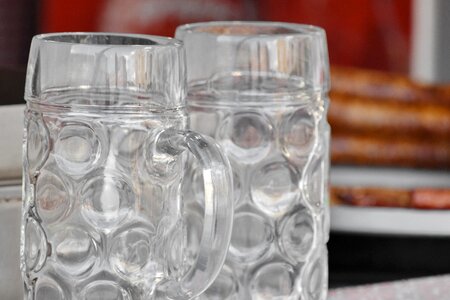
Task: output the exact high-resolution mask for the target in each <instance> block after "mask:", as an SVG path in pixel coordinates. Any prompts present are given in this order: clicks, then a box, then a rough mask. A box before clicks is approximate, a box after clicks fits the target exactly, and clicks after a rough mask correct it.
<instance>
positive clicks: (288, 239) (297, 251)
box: [279, 208, 314, 262]
mask: <svg viewBox="0 0 450 300" xmlns="http://www.w3.org/2000/svg"><path fill="white" fill-rule="evenodd" d="M279 231H280V236H279V243H280V247H281V249H282V251H283V252H284V253H285V255H286V256H287V257H288V258H289V259H291V260H292V261H294V262H301V261H305V260H306V258H307V256H308V254H309V252H310V250H311V249H312V247H313V244H314V221H313V219H312V217H311V215H310V213H308V211H307V210H306V209H304V208H301V209H299V210H296V211H295V212H294V213H293V214H291V215H290V216H288V217H287V218H286V219H285V220H283V221H282V222H281V225H280V230H279Z"/></svg>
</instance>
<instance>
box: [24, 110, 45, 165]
mask: <svg viewBox="0 0 450 300" xmlns="http://www.w3.org/2000/svg"><path fill="white" fill-rule="evenodd" d="M26 143H27V149H26V150H27V160H28V166H29V171H30V173H31V174H34V173H35V172H36V171H37V170H38V169H39V168H40V167H41V166H42V165H43V164H44V162H45V160H46V159H47V157H48V152H49V146H50V140H49V135H48V131H47V128H46V127H45V125H44V123H43V121H42V119H40V118H37V117H36V116H34V115H31V117H30V119H29V120H28V128H27V140H26Z"/></svg>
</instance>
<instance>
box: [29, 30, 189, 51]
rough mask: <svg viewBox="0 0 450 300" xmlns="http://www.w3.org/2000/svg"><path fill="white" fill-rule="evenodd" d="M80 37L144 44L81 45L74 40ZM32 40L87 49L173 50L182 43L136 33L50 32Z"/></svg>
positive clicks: (168, 38)
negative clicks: (87, 47)
mask: <svg viewBox="0 0 450 300" xmlns="http://www.w3.org/2000/svg"><path fill="white" fill-rule="evenodd" d="M65 37H66V38H73V40H71V41H67V40H64V38H65ZM77 37H78V38H82V37H109V38H111V37H117V38H123V39H130V40H133V39H135V40H142V41H145V42H146V43H144V42H143V43H130V44H123V43H102V42H99V43H82V42H80V41H77V40H76V38H77ZM59 38H60V39H59ZM33 40H37V41H39V42H42V43H49V44H60V45H71V46H75V45H78V46H89V47H105V46H110V47H140V48H147V47H149V48H155V47H157V48H159V47H174V48H182V47H183V42H182V41H180V40H178V39H175V38H171V37H165V36H157V35H147V34H136V33H118V32H83V31H74V32H52V33H43V34H38V35H35V36H34V37H33Z"/></svg>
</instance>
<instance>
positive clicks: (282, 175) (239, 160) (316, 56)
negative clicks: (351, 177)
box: [176, 22, 330, 300]
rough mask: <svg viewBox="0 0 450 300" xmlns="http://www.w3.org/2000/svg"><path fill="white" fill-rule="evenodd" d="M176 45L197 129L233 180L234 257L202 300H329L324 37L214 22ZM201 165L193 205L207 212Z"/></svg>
mask: <svg viewBox="0 0 450 300" xmlns="http://www.w3.org/2000/svg"><path fill="white" fill-rule="evenodd" d="M176 37H177V38H179V39H181V40H183V42H184V44H185V47H186V56H187V62H188V69H187V70H188V100H187V101H188V108H189V117H190V126H191V128H193V129H194V130H197V131H199V132H202V133H204V134H207V135H210V136H212V137H214V138H215V139H216V140H217V141H218V142H219V143H220V144H221V145H222V147H223V148H224V149H225V152H226V154H227V155H228V157H229V159H230V162H231V166H232V169H233V180H234V192H233V194H234V201H235V215H234V226H233V233H232V238H231V244H230V249H229V254H228V256H227V260H226V263H225V266H224V268H223V270H222V272H221V274H220V275H219V277H218V278H217V280H216V281H215V282H214V283H213V285H211V287H210V288H209V289H208V290H206V292H205V293H204V294H202V295H201V296H200V297H199V299H221V300H226V299H228V300H230V299H234V300H237V299H239V300H243V299H246V300H247V299H253V300H263V299H265V300H266V299H267V300H273V299H292V300H294V299H295V300H298V299H303V300H324V299H326V291H327V284H328V278H327V277H328V266H327V264H328V263H327V250H326V243H327V241H328V233H329V208H328V203H327V198H328V197H327V182H328V179H327V178H328V169H329V167H328V166H329V153H328V152H329V138H330V137H329V135H330V128H329V125H328V123H327V121H326V111H327V106H328V90H329V64H328V55H327V47H326V38H325V33H324V31H323V30H322V29H320V28H317V27H313V26H307V25H295V24H285V23H264V22H257V23H255V22H213V23H199V24H191V25H185V26H181V27H179V28H178V29H177V32H176ZM195 166H196V163H195V162H193V163H192V164H191V167H190V172H191V174H192V175H191V176H189V178H192V184H191V186H193V187H194V188H192V190H193V191H194V192H193V193H192V194H191V195H190V199H189V200H188V201H186V203H188V204H189V205H190V206H192V207H197V208H196V209H197V210H200V211H201V208H202V205H203V204H202V203H201V202H199V201H198V199H201V195H202V193H203V188H202V187H201V182H202V180H201V179H202V175H201V174H200V173H199V172H198V171H197V169H196V167H195ZM186 194H188V193H186ZM193 249H195V248H193Z"/></svg>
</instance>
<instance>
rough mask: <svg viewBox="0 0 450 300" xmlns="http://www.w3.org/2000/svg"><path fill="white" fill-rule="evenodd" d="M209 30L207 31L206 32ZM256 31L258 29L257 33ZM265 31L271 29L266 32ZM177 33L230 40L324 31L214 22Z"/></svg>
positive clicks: (298, 26)
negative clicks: (224, 30) (224, 37)
mask: <svg viewBox="0 0 450 300" xmlns="http://www.w3.org/2000/svg"><path fill="white" fill-rule="evenodd" d="M232 27H235V28H236V29H238V30H236V31H234V32H230V31H228V32H219V31H217V30H216V31H215V30H214V29H215V28H217V29H220V28H224V29H231V28H232ZM245 27H247V28H249V29H253V30H252V31H250V32H249V33H242V29H243V28H245ZM206 29H209V30H206ZM257 29H260V30H259V31H257ZM267 29H271V30H272V31H270V30H267ZM177 31H178V32H183V33H187V34H199V35H200V34H201V35H206V36H210V37H218V36H227V37H230V38H233V37H236V38H242V37H249V36H280V37H283V36H286V37H287V36H307V35H319V36H324V35H325V30H324V29H323V28H322V27H319V26H315V25H310V24H300V23H289V22H267V21H214V22H198V23H190V24H185V25H181V26H179V27H178V28H177Z"/></svg>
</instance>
